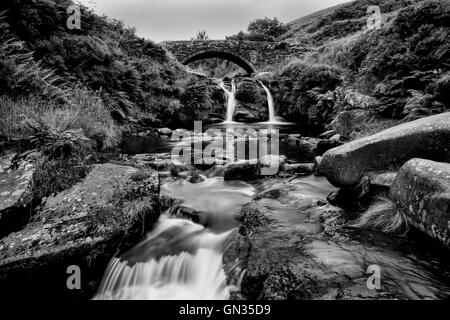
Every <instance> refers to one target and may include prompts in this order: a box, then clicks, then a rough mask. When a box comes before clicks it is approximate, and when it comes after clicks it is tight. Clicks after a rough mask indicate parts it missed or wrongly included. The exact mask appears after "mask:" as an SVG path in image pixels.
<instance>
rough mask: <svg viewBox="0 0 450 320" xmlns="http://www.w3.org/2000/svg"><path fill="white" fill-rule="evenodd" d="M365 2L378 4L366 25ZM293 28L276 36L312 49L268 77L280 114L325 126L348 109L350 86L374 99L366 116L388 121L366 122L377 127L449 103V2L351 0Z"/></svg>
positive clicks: (360, 95) (352, 91) (361, 97)
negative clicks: (375, 18)
mask: <svg viewBox="0 0 450 320" xmlns="http://www.w3.org/2000/svg"><path fill="white" fill-rule="evenodd" d="M369 5H378V6H380V9H381V12H382V25H381V28H379V29H375V30H367V27H366V23H367V13H366V11H367V7H368V6H369ZM290 28H291V29H290V31H288V32H287V33H286V34H284V35H283V36H282V37H281V38H280V39H279V40H280V41H286V42H291V43H305V44H307V45H309V46H310V48H311V50H310V52H309V53H307V54H306V55H305V56H303V57H301V58H299V59H297V60H295V61H291V62H288V63H287V65H286V66H284V67H282V68H281V69H280V70H279V71H277V72H275V73H274V74H273V75H272V76H271V77H268V79H266V81H267V82H268V83H269V82H270V83H271V86H272V89H273V91H274V93H275V96H276V100H277V103H278V105H279V113H280V114H282V115H283V116H285V117H292V116H293V117H294V118H296V119H297V121H300V122H302V123H305V125H313V126H316V127H319V128H318V130H319V131H320V130H323V129H324V128H325V126H326V124H330V122H331V121H333V120H334V119H335V117H336V116H337V115H338V114H339V113H340V112H341V111H343V110H344V109H346V108H348V106H347V104H348V103H349V102H348V101H347V100H348V96H349V93H350V95H357V96H358V99H359V100H364V101H370V102H371V103H370V108H368V110H365V111H368V114H367V115H366V116H365V117H364V121H367V120H368V119H372V118H373V117H377V118H378V119H382V121H383V122H386V123H385V124H381V125H380V124H378V123H371V124H370V125H371V126H373V127H374V128H373V130H375V131H376V130H379V129H381V128H383V127H384V126H385V125H387V126H389V125H392V124H393V123H398V122H402V121H409V120H413V119H416V118H420V117H423V116H428V115H432V114H435V113H441V112H444V111H446V110H448V109H449V108H450V96H449V92H450V3H449V2H448V1H440V0H426V1H422V0H402V1H392V0H376V1H366V0H360V1H353V2H350V3H346V4H343V5H340V6H336V7H333V8H329V9H326V10H322V11H320V12H317V13H314V14H312V15H310V16H307V17H305V18H301V19H298V20H296V21H293V22H292V23H290ZM350 104H352V102H350ZM354 107H355V106H352V108H354ZM357 108H360V106H357ZM364 108H366V106H364ZM366 109H367V108H366ZM366 113H367V112H366ZM360 120H361V119H360ZM385 120H386V121H385ZM391 120H393V121H394V122H392V121H391ZM359 122H361V121H359ZM362 130H363V131H364V130H365V128H363V129H362ZM373 130H372V129H370V130H369V132H368V133H371V132H373Z"/></svg>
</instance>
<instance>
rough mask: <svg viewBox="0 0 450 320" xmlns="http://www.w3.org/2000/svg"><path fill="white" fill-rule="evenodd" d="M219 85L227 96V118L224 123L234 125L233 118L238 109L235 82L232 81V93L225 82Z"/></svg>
mask: <svg viewBox="0 0 450 320" xmlns="http://www.w3.org/2000/svg"><path fill="white" fill-rule="evenodd" d="M219 85H220V87H221V88H222V89H223V91H225V93H226V95H227V117H226V119H225V122H224V123H234V122H233V116H234V111H235V109H236V83H235V82H234V80H232V81H231V91H229V90H228V89H227V88H226V87H225V84H224V83H223V81H221V82H220V83H219Z"/></svg>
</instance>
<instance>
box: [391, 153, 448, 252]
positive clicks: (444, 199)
mask: <svg viewBox="0 0 450 320" xmlns="http://www.w3.org/2000/svg"><path fill="white" fill-rule="evenodd" d="M390 197H391V199H392V200H393V201H395V202H396V203H397V206H398V208H399V210H401V212H403V213H404V215H405V217H406V219H407V220H408V222H409V223H410V224H411V225H413V226H415V227H417V228H418V229H420V230H422V231H423V232H425V233H426V234H428V235H430V236H431V237H433V238H435V239H438V240H439V241H441V242H442V243H443V244H445V245H446V246H447V247H450V163H442V162H434V161H429V160H423V159H412V160H410V161H408V162H407V163H406V164H405V165H404V166H403V167H402V168H401V169H400V171H399V173H398V175H397V177H396V179H395V180H394V183H393V185H392V187H391V191H390Z"/></svg>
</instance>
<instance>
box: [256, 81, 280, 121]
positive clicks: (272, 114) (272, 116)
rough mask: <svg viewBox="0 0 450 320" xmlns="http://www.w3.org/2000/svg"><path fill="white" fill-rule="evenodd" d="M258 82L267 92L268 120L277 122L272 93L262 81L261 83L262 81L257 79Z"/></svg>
mask: <svg viewBox="0 0 450 320" xmlns="http://www.w3.org/2000/svg"><path fill="white" fill-rule="evenodd" d="M259 83H260V84H261V86H262V87H263V89H264V90H265V91H266V93H267V103H268V105H269V122H270V123H275V122H277V119H276V115H275V104H274V102H273V96H272V93H271V92H270V90H269V88H267V87H266V86H265V85H264V83H262V81H259Z"/></svg>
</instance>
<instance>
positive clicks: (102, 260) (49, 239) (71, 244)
mask: <svg viewBox="0 0 450 320" xmlns="http://www.w3.org/2000/svg"><path fill="white" fill-rule="evenodd" d="M158 194H159V177H158V174H157V173H156V172H155V171H152V170H140V169H137V168H134V167H130V166H119V165H113V164H102V165H95V166H94V167H93V169H92V171H91V172H90V173H89V175H88V176H87V178H86V179H85V180H84V181H83V182H80V183H78V184H76V185H74V186H73V187H72V188H71V189H69V190H66V191H64V192H62V193H60V194H58V195H56V196H55V197H51V198H48V199H47V201H46V202H45V203H44V204H43V205H42V207H41V208H40V209H39V210H38V212H37V213H36V214H35V216H34V218H33V219H32V221H31V222H30V223H29V224H28V225H27V226H26V227H25V228H24V229H23V230H21V231H19V232H16V233H11V234H9V235H8V236H7V237H5V238H3V239H1V240H0V296H7V297H8V298H11V297H20V298H21V299H23V298H26V297H28V298H36V297H45V298H46V299H56V298H57V299H78V298H89V297H91V296H92V295H93V294H94V293H95V291H96V290H97V287H98V285H99V282H100V280H101V277H102V275H103V272H104V271H105V269H106V266H107V264H108V262H109V261H110V259H111V258H112V257H113V256H115V255H118V254H120V253H121V252H123V251H124V250H127V249H128V248H130V247H131V246H133V245H135V244H136V243H137V242H138V241H139V240H140V239H141V238H142V236H143V235H144V234H145V231H146V230H147V229H148V228H149V227H150V226H151V225H152V224H153V223H154V222H155V221H156V220H157V219H158V217H159V203H158ZM70 266H76V267H78V268H79V270H80V271H81V273H80V276H81V289H80V290H69V288H68V286H67V279H68V277H69V276H70V274H68V273H67V272H68V268H69V267H70ZM69 270H70V269H69ZM72 272H73V271H72ZM24 288H27V289H26V290H24Z"/></svg>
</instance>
